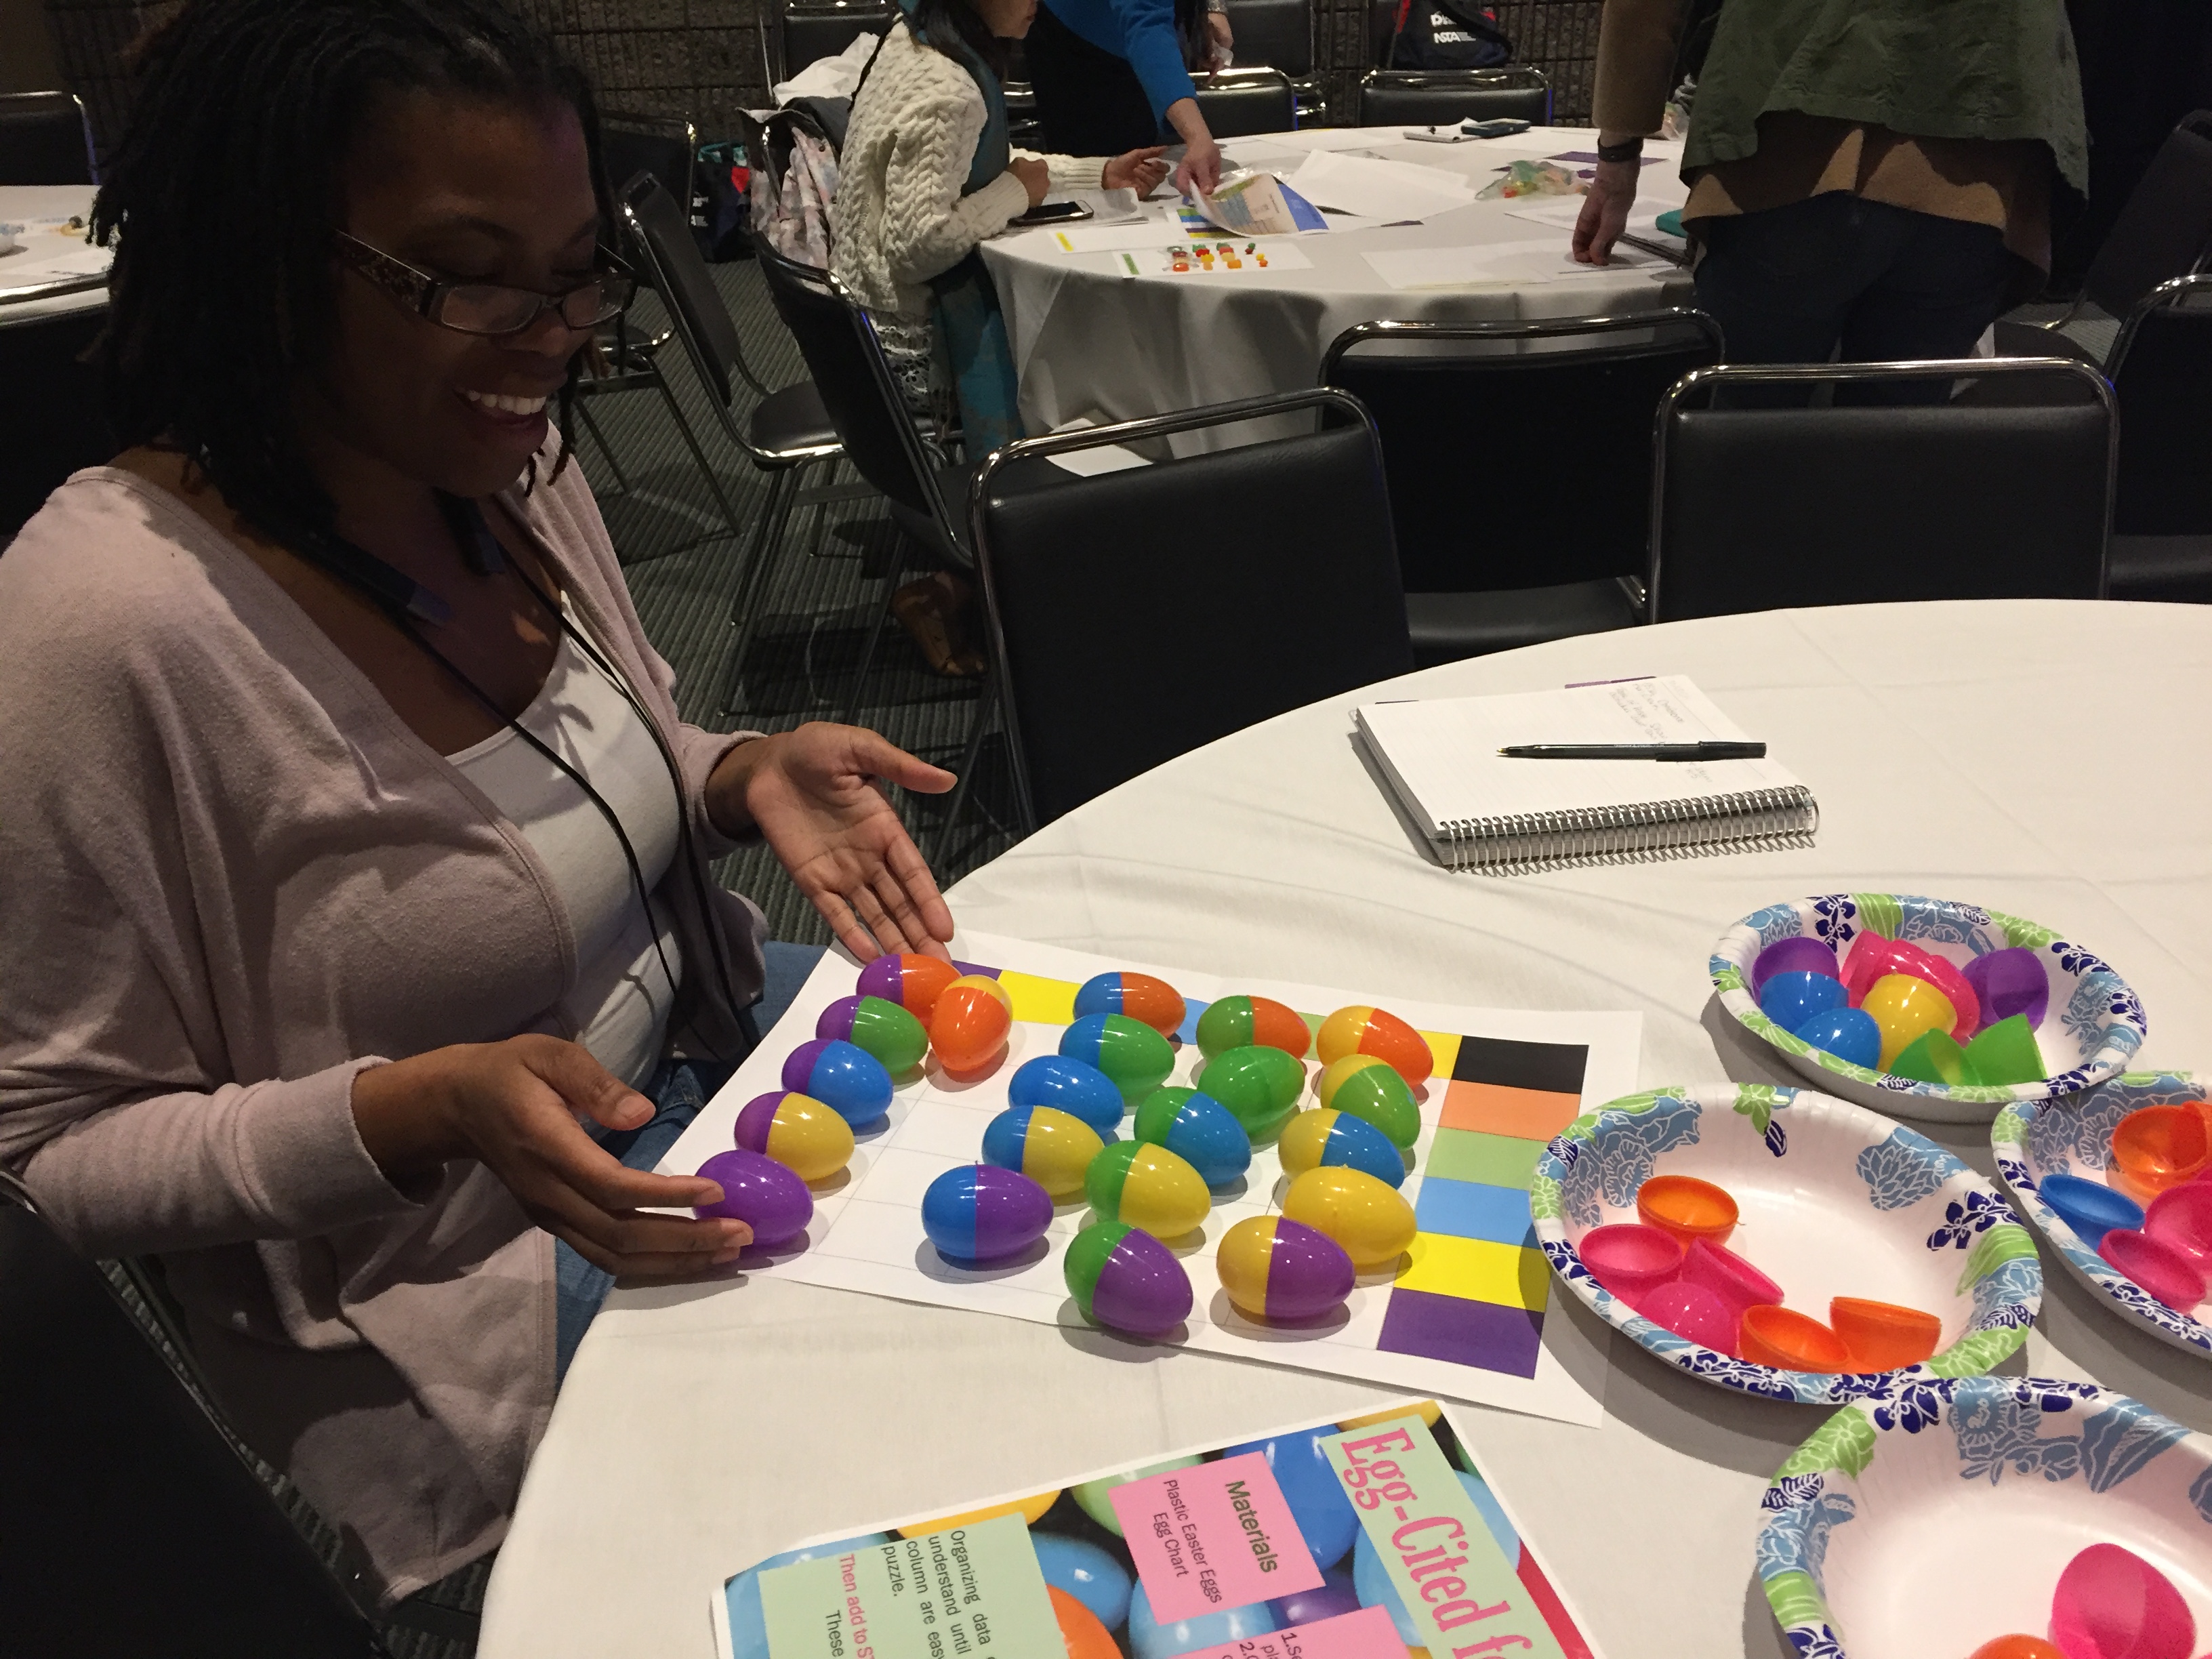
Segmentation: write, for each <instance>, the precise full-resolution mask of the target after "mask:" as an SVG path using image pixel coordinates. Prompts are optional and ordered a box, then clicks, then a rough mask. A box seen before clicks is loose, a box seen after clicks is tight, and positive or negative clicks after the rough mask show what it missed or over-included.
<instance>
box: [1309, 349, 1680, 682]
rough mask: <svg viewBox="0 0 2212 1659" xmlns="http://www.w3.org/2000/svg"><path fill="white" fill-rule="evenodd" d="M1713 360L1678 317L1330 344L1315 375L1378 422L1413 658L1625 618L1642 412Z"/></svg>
mask: <svg viewBox="0 0 2212 1659" xmlns="http://www.w3.org/2000/svg"><path fill="white" fill-rule="evenodd" d="M1721 356H1722V346H1721V331H1720V325H1718V324H1717V323H1716V322H1714V321H1713V319H1711V318H1710V317H1708V316H1706V315H1705V313H1703V312H1700V311H1691V310H1667V311H1656V312H1649V313H1635V314H1631V315H1626V316H1620V317H1566V318H1559V319H1552V320H1548V321H1543V322H1497V323H1400V322H1376V323H1362V324H1360V325H1358V326H1357V327H1355V328H1352V329H1347V330H1346V331H1345V332H1344V333H1342V334H1340V335H1339V336H1338V337H1337V338H1336V339H1335V341H1334V343H1331V345H1330V346H1329V349H1328V355H1327V356H1325V357H1324V358H1323V359H1322V372H1321V378H1322V384H1323V385H1326V386H1341V387H1342V388H1344V389H1345V390H1346V391H1347V392H1352V394H1353V395H1354V396H1356V397H1358V399H1359V400H1360V402H1361V403H1363V404H1365V405H1366V406H1367V408H1368V409H1369V410H1370V411H1372V413H1373V415H1374V418H1375V423H1376V427H1377V428H1379V429H1380V431H1381V432H1382V435H1383V465H1384V466H1385V468H1386V469H1387V470H1388V472H1389V480H1390V508H1391V513H1392V516H1393V517H1394V519H1395V521H1396V525H1397V540H1398V560H1399V565H1400V568H1401V570H1402V571H1403V572H1404V580H1405V586H1406V611H1407V620H1408V623H1409V624H1410V626H1411V628H1412V630H1413V658H1414V660H1415V661H1416V662H1417V663H1419V664H1420V665H1422V666H1424V667H1426V666H1429V665H1433V664H1436V663H1440V662H1452V661H1456V660H1457V659H1460V658H1462V657H1473V656H1480V655H1481V654H1483V653H1486V652H1492V651H1505V650H1510V649H1512V648H1513V647H1516V646H1522V645H1533V644H1535V643H1537V642H1538V641H1543V640H1553V639H1564V638H1566V637H1567V636H1569V635H1575V634H1594V633H1600V632H1602V631H1604V630H1605V629H1613V628H1626V627H1628V626H1630V625H1631V624H1632V623H1638V622H1640V621H1642V620H1643V593H1642V578H1643V575H1644V565H1645V562H1646V561H1647V558H1648V550H1649V545H1650V501H1651V422H1652V418H1653V416H1655V415H1656V413H1657V411H1658V408H1659V403H1660V399H1661V398H1662V397H1663V396H1664V395H1665V394H1666V392H1667V389H1668V387H1669V386H1673V385H1674V382H1675V381H1677V380H1680V378H1681V377H1682V376H1683V375H1685V374H1688V373H1690V372H1691V371H1692V369H1696V368H1705V367H1706V366H1708V365H1710V364H1713V363H1717V362H1720V361H1721Z"/></svg>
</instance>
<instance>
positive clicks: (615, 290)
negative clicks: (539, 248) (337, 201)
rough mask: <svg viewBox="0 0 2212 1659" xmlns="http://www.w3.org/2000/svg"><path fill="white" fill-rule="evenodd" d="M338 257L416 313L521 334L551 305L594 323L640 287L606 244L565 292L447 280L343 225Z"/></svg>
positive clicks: (472, 328)
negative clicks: (591, 270) (593, 265)
mask: <svg viewBox="0 0 2212 1659" xmlns="http://www.w3.org/2000/svg"><path fill="white" fill-rule="evenodd" d="M336 234H337V254H338V258H340V259H341V260H343V262H344V263H345V264H347V265H349V267H351V268H352V269H353V270H357V271H359V272H360V273H361V274H362V276H366V277H367V278H368V280H369V281H370V282H372V283H375V284H376V286H377V287H379V288H380V289H383V290H384V291H385V292H386V294H388V295H391V296H392V298H393V299H395V300H397V301H399V303H400V304H402V305H404V306H405V307H407V308H408V309H409V310H410V311H412V312H413V313H415V314H416V316H418V317H422V318H426V319H428V320H429V321H431V322H434V323H435V324H437V325H438V326H439V327H441V328H450V329H453V330H454V331H457V332H459V333H462V334H519V333H520V332H521V331H523V330H524V329H526V328H528V327H529V326H530V325H532V323H534V322H536V321H537V320H538V319H539V318H540V317H542V316H544V314H545V313H547V312H549V311H557V312H559V313H561V320H562V322H563V323H565V324H567V325H568V326H569V327H570V328H573V329H578V330H582V329H587V328H596V327H597V326H599V324H601V323H604V322H605V321H607V320H608V319H611V318H613V317H616V316H618V315H620V314H621V313H622V312H623V310H625V309H626V308H627V307H629V302H630V300H631V299H632V297H633V296H635V294H636V293H637V278H636V277H635V276H634V275H632V274H631V272H630V270H629V266H627V265H625V264H623V262H622V261H621V260H620V259H617V258H615V256H614V255H613V254H611V253H609V252H605V250H604V249H602V250H601V251H600V253H599V262H600V269H599V273H598V274H597V275H596V276H593V277H592V279H591V280H590V281H589V282H586V283H578V284H577V285H576V286H575V287H574V288H572V289H568V290H567V291H566V292H564V293H561V294H540V293H538V291H537V290H536V289H527V288H507V287H503V286H501V284H499V283H443V282H440V281H439V280H438V279H437V278H436V277H435V276H431V275H430V273H429V272H428V271H426V270H416V269H415V267H414V266H412V265H410V264H407V263H406V262H405V261H404V260H401V259H395V258H392V256H391V255H390V254H389V253H386V252H384V250H383V249H381V248H376V247H371V246H369V245H368V243H367V242H364V241H362V240H361V238H359V237H358V236H349V235H348V234H346V233H345V232H344V231H343V230H341V231H338V232H337V233H336Z"/></svg>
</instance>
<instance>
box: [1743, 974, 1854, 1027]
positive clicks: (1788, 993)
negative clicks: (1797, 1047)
mask: <svg viewBox="0 0 2212 1659" xmlns="http://www.w3.org/2000/svg"><path fill="white" fill-rule="evenodd" d="M1842 1006H1844V982H1843V981H1841V980H1839V979H1838V978H1837V977H1836V976H1835V975H1832V974H1816V973H1813V972H1811V971H1809V970H1808V971H1805V972H1802V973H1791V974H1777V975H1774V976H1773V977H1772V978H1771V979H1769V980H1768V981H1766V988H1765V990H1764V991H1762V992H1760V993H1759V1012H1760V1013H1762V1014H1765V1016H1766V1017H1767V1018H1769V1019H1771V1020H1772V1021H1773V1022H1774V1023H1775V1024H1777V1025H1779V1026H1780V1027H1781V1028H1782V1029H1783V1030H1785V1031H1794V1030H1796V1029H1797V1028H1798V1027H1799V1026H1800V1025H1802V1024H1804V1023H1805V1022H1806V1021H1807V1020H1808V1019H1810V1018H1813V1017H1814V1015H1815V1014H1826V1013H1830V1012H1833V1011H1835V1010H1836V1009H1838V1008H1840V1007H1842Z"/></svg>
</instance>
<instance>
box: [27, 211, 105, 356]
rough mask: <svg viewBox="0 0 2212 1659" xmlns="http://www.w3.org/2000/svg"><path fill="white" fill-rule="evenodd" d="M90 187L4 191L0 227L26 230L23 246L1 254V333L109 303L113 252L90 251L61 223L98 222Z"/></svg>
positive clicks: (91, 309)
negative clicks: (65, 231)
mask: <svg viewBox="0 0 2212 1659" xmlns="http://www.w3.org/2000/svg"><path fill="white" fill-rule="evenodd" d="M93 194H94V191H93V187H92V186H91V185H0V224H11V225H22V226H24V227H26V230H25V234H23V235H22V236H21V238H19V239H18V240H21V243H22V244H23V246H21V247H20V248H18V249H16V250H15V251H14V252H8V253H0V328H6V327H8V326H9V325H11V324H15V323H27V322H30V321H32V320H33V319H36V318H40V317H55V316H61V315H64V314H66V313H70V312H77V311H94V310H97V309H98V308H99V307H102V306H105V305H106V303H107V279H106V270H107V264H108V260H109V258H111V257H112V249H106V248H94V247H88V246H86V244H85V243H84V241H83V239H82V236H81V235H80V236H70V235H66V234H63V232H62V230H61V229H60V228H59V226H58V222H62V221H67V220H69V219H70V218H77V219H83V220H89V219H90V218H91V217H92V198H93Z"/></svg>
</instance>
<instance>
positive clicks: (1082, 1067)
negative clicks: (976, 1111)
mask: <svg viewBox="0 0 2212 1659" xmlns="http://www.w3.org/2000/svg"><path fill="white" fill-rule="evenodd" d="M1006 1104H1007V1105H1009V1106H1054V1107H1057V1108H1059V1109H1060V1110H1061V1111H1063V1112H1066V1113H1067V1114H1068V1115H1070V1116H1071V1117H1079V1118H1081V1119H1082V1120H1083V1121H1085V1123H1088V1124H1089V1125H1090V1126H1091V1127H1092V1128H1094V1129H1096V1130H1097V1131H1098V1133H1100V1134H1102V1135H1103V1134H1105V1133H1109V1131H1111V1130H1114V1129H1118V1128H1120V1127H1121V1116H1122V1114H1123V1113H1124V1112H1126V1111H1127V1109H1128V1108H1127V1106H1126V1105H1125V1104H1124V1103H1123V1102H1122V1099H1121V1090H1120V1089H1119V1088H1117V1087H1116V1086H1115V1083H1114V1079H1112V1078H1110V1077H1108V1076H1107V1075H1106V1073H1103V1072H1102V1071H1100V1070H1099V1069H1098V1068H1097V1066H1093V1065H1091V1064H1090V1063H1089V1062H1088V1061H1085V1060H1075V1059H1073V1058H1071V1057H1070V1056H1068V1055H1066V1054H1039V1055H1038V1056H1037V1057H1036V1059H1035V1060H1024V1061H1023V1062H1022V1064H1021V1066H1019V1067H1018V1069H1017V1070H1016V1071H1015V1073H1014V1075H1013V1077H1012V1079H1010V1080H1009V1081H1008V1082H1007V1084H1006Z"/></svg>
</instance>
